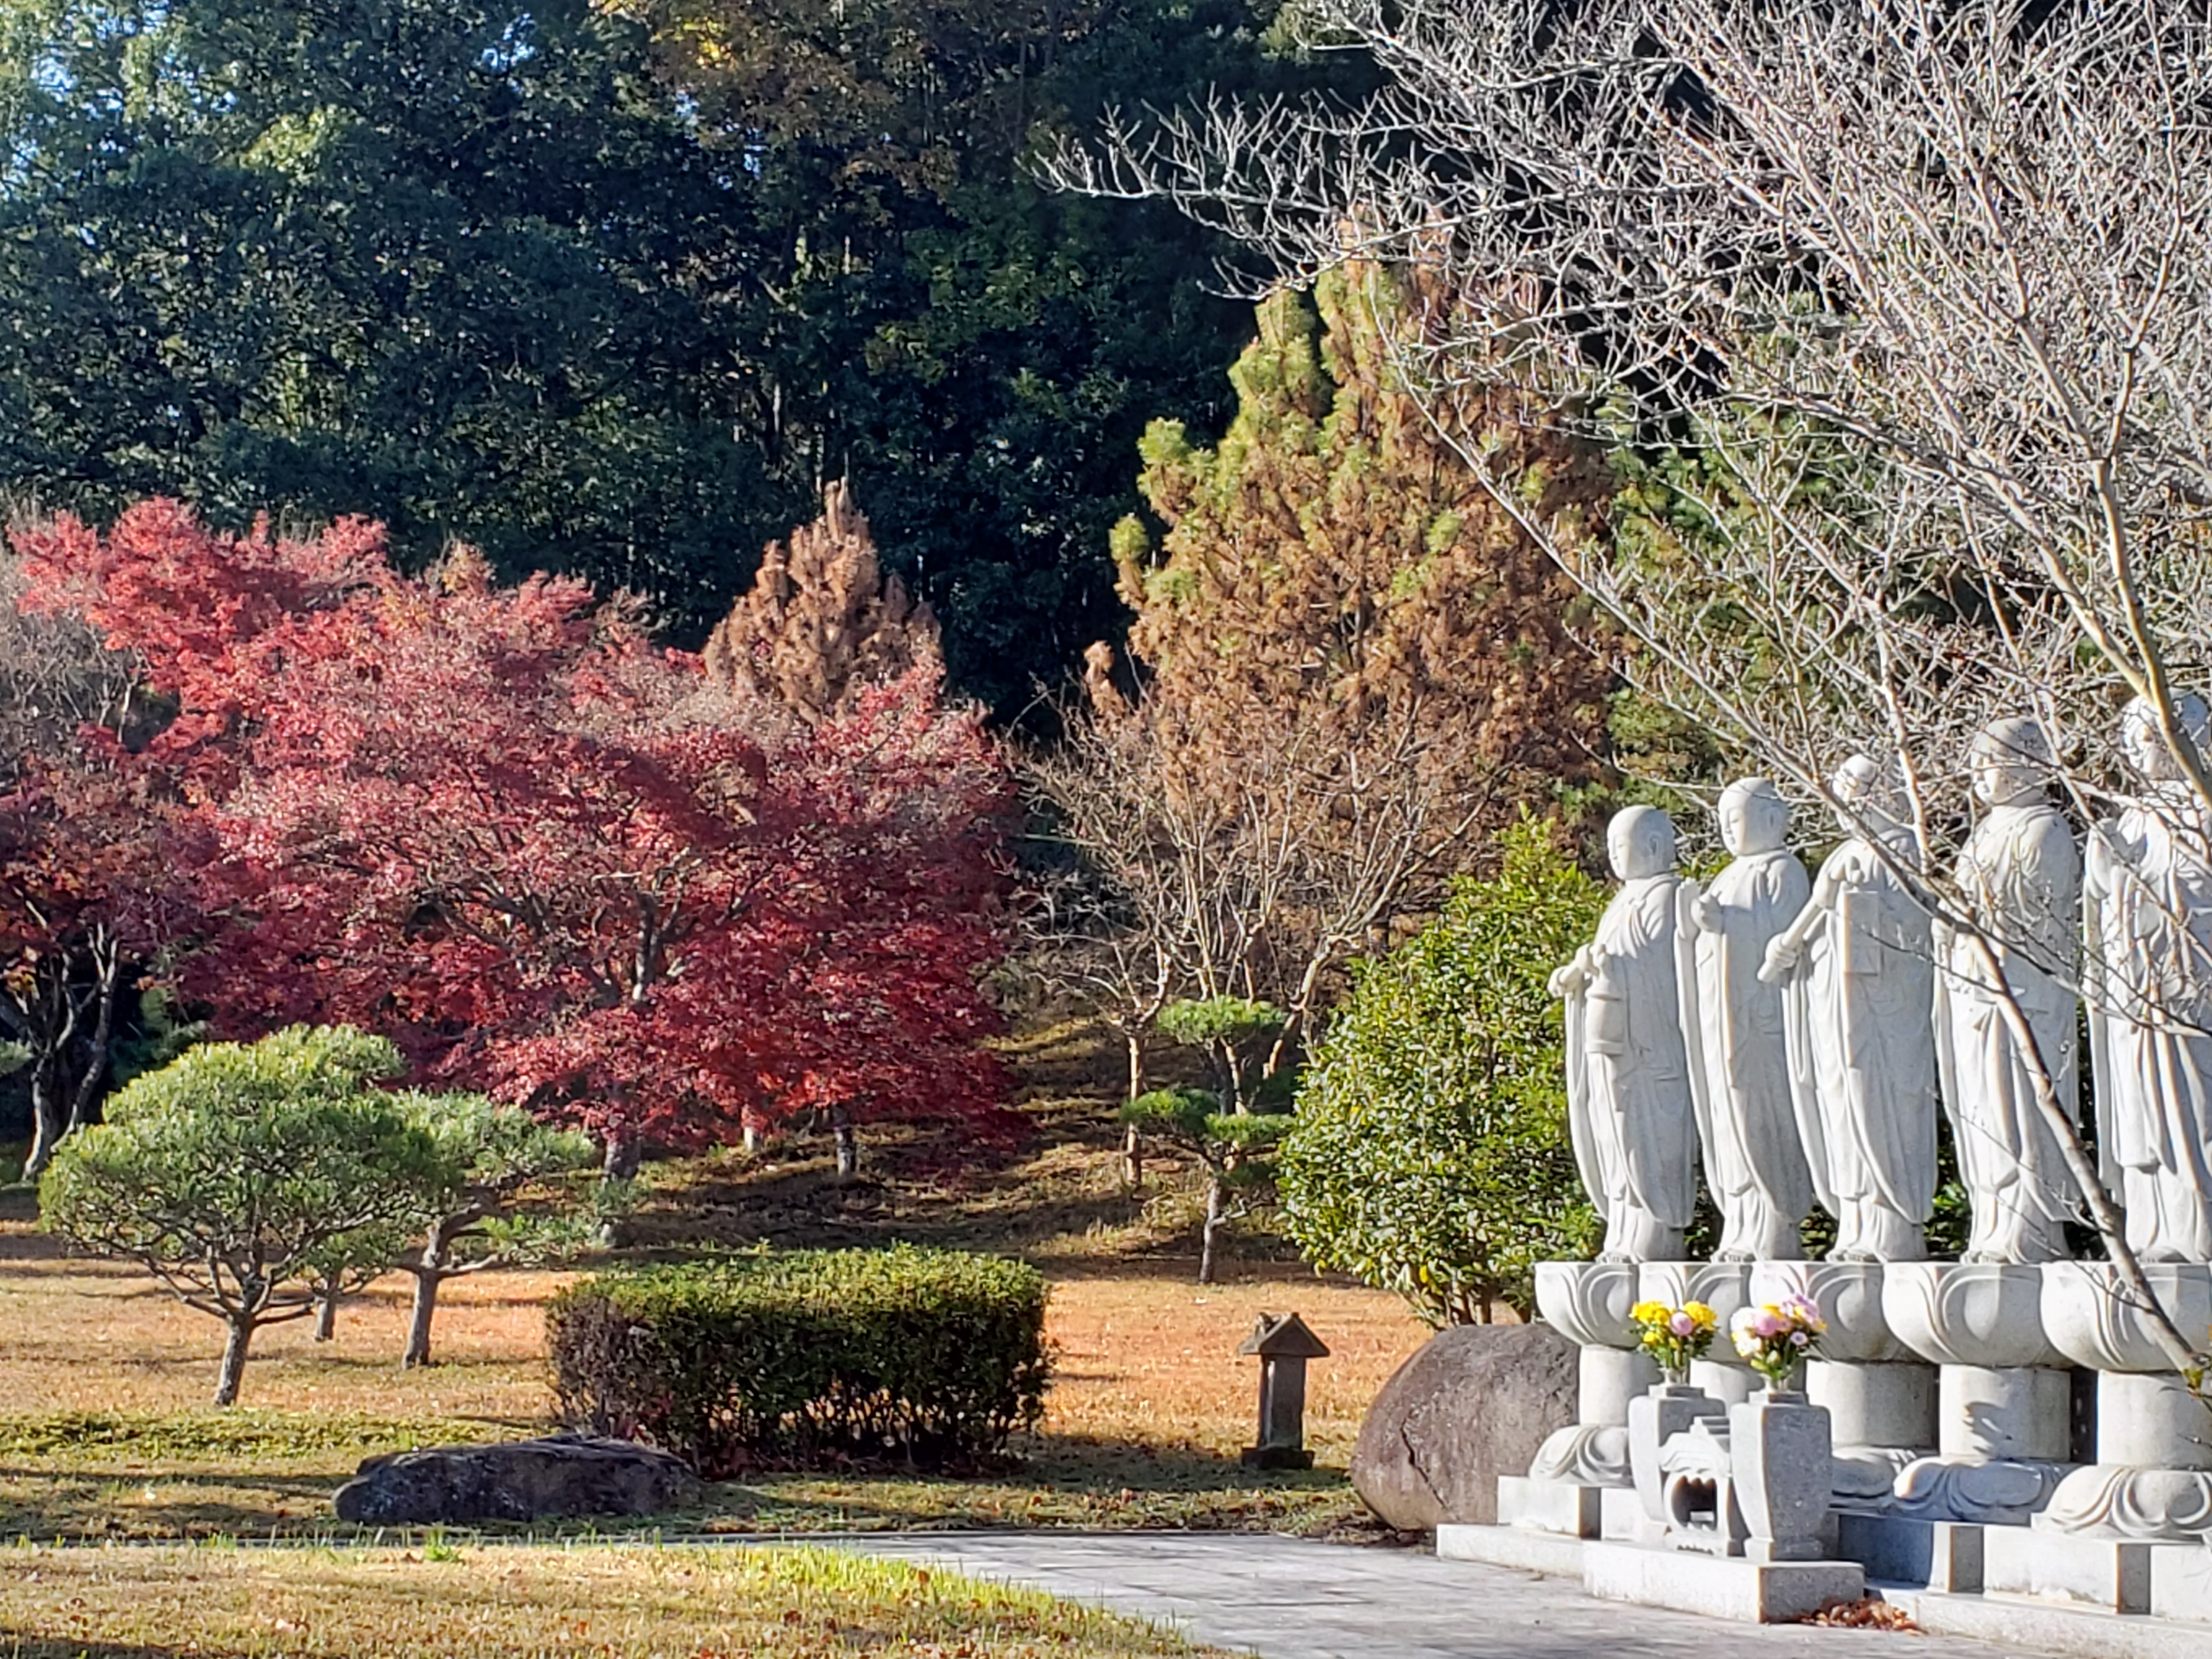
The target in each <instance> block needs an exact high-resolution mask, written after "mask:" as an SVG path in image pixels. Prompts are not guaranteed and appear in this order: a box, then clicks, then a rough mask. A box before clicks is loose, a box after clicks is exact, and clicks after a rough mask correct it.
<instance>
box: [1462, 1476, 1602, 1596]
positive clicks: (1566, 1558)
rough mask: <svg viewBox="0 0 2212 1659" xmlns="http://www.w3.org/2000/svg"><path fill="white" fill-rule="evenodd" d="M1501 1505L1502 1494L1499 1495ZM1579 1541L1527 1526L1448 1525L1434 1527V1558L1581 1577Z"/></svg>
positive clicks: (1578, 1579)
mask: <svg viewBox="0 0 2212 1659" xmlns="http://www.w3.org/2000/svg"><path fill="white" fill-rule="evenodd" d="M1499 1497H1500V1502H1501V1505H1502V1503H1503V1498H1504V1494H1503V1493H1501V1494H1499ZM1586 1547H1587V1546H1586V1545H1585V1543H1584V1542H1583V1540H1582V1539H1579V1538H1568V1537H1565V1536H1563V1535H1562V1534H1559V1533H1555V1532H1538V1531H1535V1530H1533V1529H1531V1528H1526V1527H1480V1526H1461V1525H1455V1524H1454V1523H1452V1522H1445V1523H1444V1524H1443V1526H1441V1527H1438V1528H1437V1559H1438V1560H1439V1561H1480V1562H1482V1563H1483V1564H1484V1565H1487V1566H1492V1567H1513V1568H1516V1569H1517V1570H1518V1571H1522V1572H1541V1573H1547V1574H1549V1575H1550V1576H1551V1577H1554V1578H1571V1579H1574V1580H1575V1581H1576V1582H1577V1583H1580V1582H1581V1579H1582V1576H1583V1550H1584V1549H1585V1548H1586Z"/></svg>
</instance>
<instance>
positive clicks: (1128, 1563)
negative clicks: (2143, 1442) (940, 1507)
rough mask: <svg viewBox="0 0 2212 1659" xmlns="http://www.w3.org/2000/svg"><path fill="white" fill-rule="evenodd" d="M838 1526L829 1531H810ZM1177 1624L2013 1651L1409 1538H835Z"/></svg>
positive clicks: (1851, 1651)
mask: <svg viewBox="0 0 2212 1659" xmlns="http://www.w3.org/2000/svg"><path fill="white" fill-rule="evenodd" d="M820 1541H821V1542H828V1540H820ZM837 1542H839V1543H842V1544H846V1545H849V1546H850V1547H854V1548H856V1549H862V1550H866V1551H868V1552H870V1553H873V1554H878V1555H887V1556H896V1557H898V1558H900V1559H903V1560H910V1561H924V1562H927V1563H930V1564H933V1565H942V1566H943V1567H944V1568H945V1569H946V1570H947V1571H957V1572H963V1573H967V1574H969V1575H970V1576H971V1577H978V1578H986V1579H994V1580H997V1581H1000V1582H1001V1583H1021V1584H1030V1585H1034V1586H1036V1588H1037V1589H1044V1590H1049V1591H1050V1592H1052V1593H1053V1594H1054V1595H1060V1596H1065V1597H1067V1598H1069V1599H1070V1600H1073V1601H1089V1602H1092V1603H1095V1604H1097V1605H1099V1606H1103V1607H1111V1608H1113V1609H1114V1610H1115V1611H1116V1612H1118V1613H1134V1614H1137V1615H1138V1616H1139V1617H1142V1618H1147V1619H1152V1620H1158V1621H1160V1622H1162V1623H1164V1624H1170V1625H1173V1626H1176V1627H1177V1628H1178V1629H1180V1630H1182V1631H1183V1632H1185V1633H1186V1634H1188V1636H1190V1637H1191V1638H1193V1639H1194V1640H1197V1641H1200V1642H1208V1643H1212V1644H1215V1645H1216V1646H1218V1647H1225V1648H1229V1649H1232V1650H1239V1651H1246V1652H1252V1653H1256V1654H1258V1655H1260V1656H1261V1659H1671V1656H1676V1655H1680V1656H1681V1659H1795V1656H1800V1655H1821V1656H1826V1659H2003V1650H2000V1649H1997V1648H1994V1647H1989V1646H1985V1645H1984V1644H1981V1643H1978V1642H1967V1641H1960V1640H1957V1639H1955V1638H1941V1637H1933V1636H1916V1635H1901V1634H1899V1633H1896V1632H1885V1631H1844V1630H1817V1629H1812V1628H1808V1627H1806V1626H1774V1625H1769V1626H1753V1625H1734V1624H1727V1623H1723V1622H1722V1621H1721V1620H1712V1619H1700V1618H1698V1617H1696V1616H1694V1615H1692V1614H1689V1613H1667V1612H1662V1611H1660V1610H1658V1609H1656V1608H1651V1607H1628V1606H1626V1605H1623V1604H1620V1603H1617V1602H1611V1601H1593V1600H1592V1599H1591V1598H1589V1596H1586V1595H1583V1593H1582V1591H1581V1589H1580V1588H1579V1587H1577V1585H1574V1584H1572V1583H1568V1582H1566V1581H1565V1580H1562V1579H1557V1578H1541V1577H1536V1576H1535V1575H1534V1574H1532V1573H1525V1572H1516V1571H1512V1570H1510V1569H1509V1568H1504V1567H1490V1566H1482V1565H1476V1564H1475V1563H1473V1562H1467V1561H1439V1560H1438V1559H1437V1558H1436V1557H1434V1556H1432V1555H1428V1554H1425V1553H1413V1552H1412V1551H1409V1550H1390V1549H1372V1548H1361V1547H1355V1546H1352V1545H1345V1544H1319V1543H1313V1542H1310V1541H1307V1540H1304V1539H1297V1538H1274V1537H1265V1536H1252V1535H1243V1534H1236V1535H1231V1534H1215V1535H1209V1534H1204V1533H1197V1534H1193V1533H1121V1534H1097V1533H1073V1534H1071V1533H1057V1534H1055V1533H961V1534H915V1533H908V1534H862V1535H857V1536H848V1537H845V1538H842V1539H839V1540H837Z"/></svg>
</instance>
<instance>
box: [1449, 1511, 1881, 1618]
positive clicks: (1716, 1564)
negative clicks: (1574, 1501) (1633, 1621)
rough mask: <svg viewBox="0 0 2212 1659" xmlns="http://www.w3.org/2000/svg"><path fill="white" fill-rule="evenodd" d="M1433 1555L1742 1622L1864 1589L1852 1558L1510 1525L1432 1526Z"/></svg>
mask: <svg viewBox="0 0 2212 1659" xmlns="http://www.w3.org/2000/svg"><path fill="white" fill-rule="evenodd" d="M1437 1558H1438V1559H1441V1560H1445V1561H1480V1562H1483V1563H1485V1564H1486V1565H1491V1566H1495V1567H1515V1568H1518V1569H1519V1570H1520V1571H1523V1572H1541V1573H1549V1574H1552V1575H1553V1576H1554V1577H1560V1578H1572V1579H1577V1580H1579V1581H1580V1582H1581V1583H1582V1587H1583V1590H1584V1591H1585V1592H1586V1593H1588V1594H1589V1595H1595V1596H1601V1597H1603V1598H1604V1599H1606V1600H1607V1601H1634V1602H1638V1603H1640V1604H1641V1605H1643V1606H1644V1607H1673V1608H1676V1609H1678V1610H1679V1611H1680V1612H1684V1613H1705V1614H1706V1615H1707V1616H1709V1617H1711V1618H1715V1619H1734V1620H1740V1621H1741V1622H1743V1623H1746V1624H1777V1623H1786V1622H1788V1621H1790V1620H1798V1619H1802V1618H1804V1617H1805V1616H1806V1615H1807V1614H1808V1613H1818V1612H1819V1611H1820V1609H1821V1608H1822V1607H1826V1605H1827V1604H1828V1603H1830V1602H1831V1601H1857V1600H1858V1598H1859V1597H1861V1596H1863V1595H1865V1594H1866V1574H1865V1573H1864V1571H1862V1570H1861V1568H1860V1567H1859V1565H1858V1564H1857V1562H1855V1561H1747V1560H1744V1559H1741V1558H1740V1557H1739V1558H1729V1557H1723V1556H1711V1555H1692V1554H1686V1553H1682V1552H1681V1551H1679V1550H1670V1549H1653V1548H1648V1547H1644V1546H1643V1545H1639V1544H1629V1543H1609V1542H1601V1541H1595V1540H1579V1539H1572V1538H1561V1537H1559V1536H1557V1535H1555V1534H1549V1533H1541V1532H1523V1531H1519V1530H1516V1528H1511V1527H1453V1526H1446V1527H1438V1528H1437Z"/></svg>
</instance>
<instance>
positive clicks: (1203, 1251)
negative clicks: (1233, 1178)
mask: <svg viewBox="0 0 2212 1659" xmlns="http://www.w3.org/2000/svg"><path fill="white" fill-rule="evenodd" d="M1223 1219H1224V1217H1223V1215H1222V1203H1221V1177H1220V1176H1218V1175H1209V1176H1206V1225H1205V1227H1204V1228H1203V1229H1202V1230H1201V1231H1200V1233H1199V1236H1198V1282H1199V1283H1200V1284H1201V1285H1211V1284H1212V1283H1213V1242H1214V1240H1215V1238H1216V1237H1218V1236H1219V1234H1220V1231H1221V1224H1222V1221H1223Z"/></svg>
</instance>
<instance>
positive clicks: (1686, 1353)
mask: <svg viewBox="0 0 2212 1659" xmlns="http://www.w3.org/2000/svg"><path fill="white" fill-rule="evenodd" d="M1628 1316H1629V1318H1630V1319H1631V1320H1632V1321H1633V1322H1635V1324H1636V1327H1637V1332H1638V1334H1637V1339H1636V1340H1637V1342H1638V1346H1641V1347H1642V1348H1643V1350H1644V1352H1646V1353H1648V1354H1650V1356H1651V1357H1652V1358H1654V1359H1656V1360H1657V1361H1658V1362H1659V1369H1660V1370H1662V1372H1664V1373H1665V1374H1666V1377H1667V1380H1668V1382H1669V1383H1680V1382H1682V1381H1684V1380H1685V1379H1686V1378H1687V1377H1688V1376H1689V1375H1690V1362H1691V1361H1692V1360H1693V1359H1702V1358H1705V1350H1706V1349H1707V1348H1710V1347H1711V1346H1712V1345H1713V1337H1714V1334H1716V1333H1717V1332H1718V1331H1719V1329H1720V1316H1718V1315H1717V1314H1716V1313H1714V1312H1713V1310H1711V1308H1708V1307H1707V1306H1706V1305H1705V1304H1704V1303H1702V1302H1686V1303H1684V1304H1682V1305H1681V1306H1680V1307H1679V1308H1670V1307H1668V1305H1667V1304H1665V1303H1663V1302H1639V1303H1638V1304H1636V1305H1635V1306H1634V1307H1632V1308H1631V1309H1630V1310H1628Z"/></svg>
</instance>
